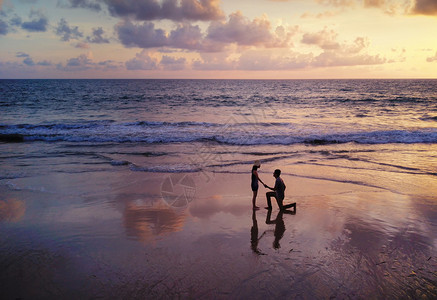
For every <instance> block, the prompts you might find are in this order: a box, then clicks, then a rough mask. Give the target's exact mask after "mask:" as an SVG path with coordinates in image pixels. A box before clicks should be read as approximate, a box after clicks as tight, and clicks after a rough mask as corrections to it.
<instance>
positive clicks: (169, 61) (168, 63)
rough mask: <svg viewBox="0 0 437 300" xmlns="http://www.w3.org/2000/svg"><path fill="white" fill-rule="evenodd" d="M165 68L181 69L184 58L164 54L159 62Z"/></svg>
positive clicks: (184, 63)
mask: <svg viewBox="0 0 437 300" xmlns="http://www.w3.org/2000/svg"><path fill="white" fill-rule="evenodd" d="M159 64H160V65H161V66H162V67H163V68H164V69H165V70H173V71H175V70H183V69H185V66H186V59H185V58H183V57H180V58H174V57H171V56H168V55H164V56H163V57H162V59H161V61H160V63H159Z"/></svg>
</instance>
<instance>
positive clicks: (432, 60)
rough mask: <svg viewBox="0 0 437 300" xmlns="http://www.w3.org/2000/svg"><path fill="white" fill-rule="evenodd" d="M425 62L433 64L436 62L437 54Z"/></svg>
mask: <svg viewBox="0 0 437 300" xmlns="http://www.w3.org/2000/svg"><path fill="white" fill-rule="evenodd" d="M426 61H427V62H435V61H437V52H436V53H435V55H434V56H431V57H428V58H427V59H426Z"/></svg>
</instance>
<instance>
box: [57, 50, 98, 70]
mask: <svg viewBox="0 0 437 300" xmlns="http://www.w3.org/2000/svg"><path fill="white" fill-rule="evenodd" d="M94 66H95V63H94V62H93V61H92V59H91V58H90V56H89V55H88V56H87V55H85V54H81V55H79V56H78V57H74V58H70V59H68V60H67V62H66V64H65V66H64V65H63V64H61V63H60V64H58V65H57V66H56V67H57V69H58V70H60V71H67V72H71V71H85V70H89V69H91V68H93V67H94Z"/></svg>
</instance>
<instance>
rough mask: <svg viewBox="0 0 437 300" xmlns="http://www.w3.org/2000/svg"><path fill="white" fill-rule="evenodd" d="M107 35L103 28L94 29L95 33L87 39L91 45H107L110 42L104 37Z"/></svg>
mask: <svg viewBox="0 0 437 300" xmlns="http://www.w3.org/2000/svg"><path fill="white" fill-rule="evenodd" d="M104 34H105V31H104V30H103V28H102V27H98V28H93V33H92V35H91V36H88V37H87V38H86V40H87V42H89V43H95V44H107V43H109V40H108V39H107V38H105V37H103V35H104Z"/></svg>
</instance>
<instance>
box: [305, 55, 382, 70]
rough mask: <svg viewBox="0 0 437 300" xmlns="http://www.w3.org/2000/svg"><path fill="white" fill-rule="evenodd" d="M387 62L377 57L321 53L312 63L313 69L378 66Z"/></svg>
mask: <svg viewBox="0 0 437 300" xmlns="http://www.w3.org/2000/svg"><path fill="white" fill-rule="evenodd" d="M386 61H387V60H386V59H385V58H381V57H380V56H379V55H375V56H372V55H368V54H359V55H351V54H349V53H347V52H331V51H330V52H323V53H321V54H320V55H319V56H317V57H316V58H315V60H314V62H313V63H312V65H313V66H315V67H344V66H362V65H379V64H383V63H385V62H386Z"/></svg>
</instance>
